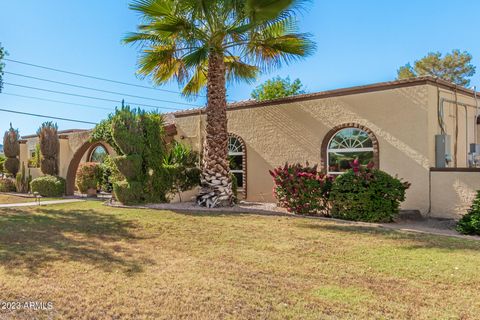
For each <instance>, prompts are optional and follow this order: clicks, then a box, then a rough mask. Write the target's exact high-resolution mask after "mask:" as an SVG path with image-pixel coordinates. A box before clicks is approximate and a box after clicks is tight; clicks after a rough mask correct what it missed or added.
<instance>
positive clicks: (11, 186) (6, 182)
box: [0, 178, 17, 192]
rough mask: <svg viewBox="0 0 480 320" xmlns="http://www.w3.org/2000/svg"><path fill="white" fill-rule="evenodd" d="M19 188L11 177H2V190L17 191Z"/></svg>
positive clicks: (0, 180) (0, 187)
mask: <svg viewBox="0 0 480 320" xmlns="http://www.w3.org/2000/svg"><path fill="white" fill-rule="evenodd" d="M15 191H17V188H16V187H15V182H14V181H13V180H12V179H9V178H2V179H0V192H15Z"/></svg>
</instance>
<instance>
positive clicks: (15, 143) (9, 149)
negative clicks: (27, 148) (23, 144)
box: [3, 124, 20, 177]
mask: <svg viewBox="0 0 480 320" xmlns="http://www.w3.org/2000/svg"><path fill="white" fill-rule="evenodd" d="M19 138H20V134H19V133H18V129H17V130H16V129H13V127H12V124H10V129H8V130H7V131H6V132H5V134H4V136H3V152H4V154H5V157H6V158H7V159H6V160H5V163H4V167H5V170H6V171H7V172H8V173H10V174H11V175H13V176H14V177H15V176H16V175H17V173H18V170H19V169H20V161H19V160H18V157H19V156H20V142H19Z"/></svg>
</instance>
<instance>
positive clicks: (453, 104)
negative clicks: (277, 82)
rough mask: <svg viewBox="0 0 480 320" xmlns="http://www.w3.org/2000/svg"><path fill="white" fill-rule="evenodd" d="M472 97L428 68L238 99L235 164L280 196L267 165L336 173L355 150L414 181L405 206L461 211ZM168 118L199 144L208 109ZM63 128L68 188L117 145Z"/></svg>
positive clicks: (472, 180) (248, 186) (29, 143)
mask: <svg viewBox="0 0 480 320" xmlns="http://www.w3.org/2000/svg"><path fill="white" fill-rule="evenodd" d="M475 98H476V97H475V93H474V92H473V91H471V90H468V89H465V88H463V87H459V86H456V85H454V84H451V83H449V82H446V81H443V80H438V79H435V78H432V77H422V78H416V79H410V80H399V81H392V82H384V83H377V84H371V85H366V86H359V87H352V88H345V89H338V90H331V91H325V92H319V93H312V94H304V95H298V96H294V97H288V98H282V99H278V100H272V101H263V102H256V101H246V102H240V103H234V104H231V105H229V106H228V111H227V116H228V129H229V131H230V140H229V144H228V148H229V154H230V165H231V168H232V172H233V174H235V175H236V177H237V180H238V182H239V187H240V191H241V192H242V193H243V195H244V197H246V199H247V200H250V201H275V199H274V197H273V193H272V190H273V181H272V177H271V176H270V175H269V172H268V171H269V170H271V169H273V168H275V167H277V166H281V165H284V164H285V162H287V161H288V162H290V163H293V162H301V163H304V162H305V161H308V162H309V163H310V164H316V163H318V164H319V166H320V169H321V170H322V171H324V172H326V173H330V174H341V172H343V171H345V170H347V168H348V167H349V162H350V161H351V160H352V159H355V158H358V159H359V160H360V161H361V162H362V163H364V164H366V163H368V162H370V161H373V162H374V164H375V166H376V167H377V168H380V169H381V170H384V171H386V172H388V173H390V174H392V175H398V177H399V178H402V179H404V180H407V181H409V182H410V183H411V187H410V189H409V190H408V191H407V198H406V201H405V202H404V203H403V204H402V208H403V209H417V210H420V212H421V213H422V214H424V215H431V216H436V217H445V218H458V217H459V216H460V215H463V214H464V213H465V212H466V209H467V208H468V207H469V206H470V203H471V201H472V199H473V197H474V195H475V190H478V189H480V169H478V168H471V166H472V165H473V163H471V162H470V161H469V160H470V159H473V158H474V157H472V155H471V154H469V153H470V144H473V143H478V142H480V130H478V129H479V125H478V121H477V119H478V111H477V107H476V106H477V103H476V99H475ZM167 123H168V125H167V126H166V129H167V133H168V135H169V136H170V138H172V137H174V138H175V139H176V140H178V141H180V142H182V143H185V144H188V145H191V146H192V148H193V149H195V150H199V151H201V146H202V145H203V141H204V138H205V130H204V129H205V110H204V109H196V110H187V111H182V112H177V113H170V114H167ZM440 134H443V135H440ZM59 136H60V146H61V152H60V176H62V177H65V178H66V179H67V193H69V194H71V193H73V188H74V177H75V172H76V169H77V167H78V164H79V163H80V162H81V161H90V160H92V159H91V157H92V155H94V154H95V150H96V148H98V147H99V146H100V145H101V146H102V147H103V148H105V150H107V152H108V153H111V152H113V151H112V150H111V148H110V146H108V145H105V144H91V143H89V142H88V138H89V131H85V130H68V131H62V132H60V135H59ZM445 137H446V139H447V142H446V143H445V142H442V141H441V140H442V138H445ZM35 139H37V138H36V136H27V137H24V140H22V147H21V155H20V158H21V160H22V161H26V162H28V158H29V157H30V156H31V153H29V150H32V148H33V149H34V146H35V144H36V140H35ZM448 140H449V141H450V143H448ZM444 149H445V150H444ZM472 151H474V150H472ZM478 151H480V150H478ZM102 152H103V151H102ZM447 160H449V161H447Z"/></svg>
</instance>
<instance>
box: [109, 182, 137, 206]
mask: <svg viewBox="0 0 480 320" xmlns="http://www.w3.org/2000/svg"><path fill="white" fill-rule="evenodd" d="M113 192H114V194H115V198H116V199H117V200H118V201H120V202H121V203H122V204H125V205H132V204H137V203H140V202H142V198H143V186H142V184H141V183H139V182H130V183H129V182H127V181H126V180H123V181H118V182H115V183H114V184H113Z"/></svg>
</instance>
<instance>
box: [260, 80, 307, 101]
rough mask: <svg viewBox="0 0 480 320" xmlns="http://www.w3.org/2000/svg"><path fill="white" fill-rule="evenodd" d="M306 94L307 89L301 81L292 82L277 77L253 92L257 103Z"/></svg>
mask: <svg viewBox="0 0 480 320" xmlns="http://www.w3.org/2000/svg"><path fill="white" fill-rule="evenodd" d="M303 93H305V88H304V86H303V84H302V82H301V81H300V79H295V80H294V81H293V82H291V81H290V77H287V78H284V79H283V78H280V77H276V78H273V79H270V80H267V81H265V82H264V83H262V84H261V85H259V86H258V87H256V88H255V90H253V91H252V98H253V99H255V100H257V101H264V100H272V99H278V98H284V97H289V96H295V95H297V94H303Z"/></svg>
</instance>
